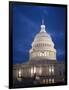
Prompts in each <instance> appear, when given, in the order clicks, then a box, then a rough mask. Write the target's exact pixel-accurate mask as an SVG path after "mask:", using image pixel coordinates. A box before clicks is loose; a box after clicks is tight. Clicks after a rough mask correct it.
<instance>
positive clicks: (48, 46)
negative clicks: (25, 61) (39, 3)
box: [29, 20, 56, 60]
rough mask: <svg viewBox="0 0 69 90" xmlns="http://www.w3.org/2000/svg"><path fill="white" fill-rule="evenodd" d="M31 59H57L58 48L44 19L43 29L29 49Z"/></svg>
mask: <svg viewBox="0 0 69 90" xmlns="http://www.w3.org/2000/svg"><path fill="white" fill-rule="evenodd" d="M29 59H30V60H44V59H45V60H56V49H55V48H54V43H53V41H52V38H51V36H50V35H49V34H48V33H47V32H46V30H45V25H44V21H43V20H42V25H41V30H40V32H39V33H37V35H36V36H35V38H34V41H33V42H32V48H31V49H30V50H29Z"/></svg>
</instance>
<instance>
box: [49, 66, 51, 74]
mask: <svg viewBox="0 0 69 90" xmlns="http://www.w3.org/2000/svg"><path fill="white" fill-rule="evenodd" d="M49 75H51V66H49Z"/></svg>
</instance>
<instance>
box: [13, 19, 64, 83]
mask: <svg viewBox="0 0 69 90" xmlns="http://www.w3.org/2000/svg"><path fill="white" fill-rule="evenodd" d="M54 46H55V44H54V42H53V41H52V38H51V36H50V35H49V34H48V33H47V30H46V27H45V25H44V20H42V25H41V26H40V32H39V33H37V34H36V36H35V38H34V40H33V42H32V48H31V49H30V50H29V60H28V62H27V63H22V64H14V65H13V83H14V84H15V81H18V82H22V81H24V83H25V79H28V80H29V81H28V83H35V84H44V85H48V84H53V83H64V82H65V64H64V63H63V62H58V60H57V57H56V54H57V50H56V48H54ZM25 84H26V83H25Z"/></svg>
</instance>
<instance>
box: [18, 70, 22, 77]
mask: <svg viewBox="0 0 69 90" xmlns="http://www.w3.org/2000/svg"><path fill="white" fill-rule="evenodd" d="M21 76H22V73H21V69H19V71H18V77H21Z"/></svg>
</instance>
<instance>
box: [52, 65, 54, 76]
mask: <svg viewBox="0 0 69 90" xmlns="http://www.w3.org/2000/svg"><path fill="white" fill-rule="evenodd" d="M52 74H54V66H53V65H52Z"/></svg>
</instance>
